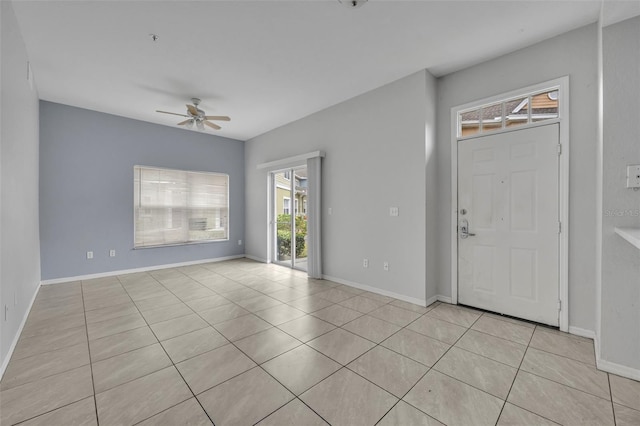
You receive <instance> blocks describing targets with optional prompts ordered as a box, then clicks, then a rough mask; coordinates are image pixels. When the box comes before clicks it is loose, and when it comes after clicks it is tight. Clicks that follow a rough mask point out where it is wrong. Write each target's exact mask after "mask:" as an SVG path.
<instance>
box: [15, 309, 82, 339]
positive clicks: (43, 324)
mask: <svg viewBox="0 0 640 426" xmlns="http://www.w3.org/2000/svg"><path fill="white" fill-rule="evenodd" d="M84 325H85V317H84V313H82V312H80V313H77V314H72V315H67V316H65V317H60V318H56V319H55V320H54V321H51V320H43V321H33V322H29V321H27V323H26V324H25V326H24V329H22V333H21V334H20V337H21V338H27V337H35V336H43V335H47V334H55V333H57V332H59V331H63V330H68V329H70V328H77V327H81V326H84Z"/></svg>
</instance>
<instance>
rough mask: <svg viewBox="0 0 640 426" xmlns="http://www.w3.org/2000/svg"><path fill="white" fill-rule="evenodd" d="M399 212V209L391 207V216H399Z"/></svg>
mask: <svg viewBox="0 0 640 426" xmlns="http://www.w3.org/2000/svg"><path fill="white" fill-rule="evenodd" d="M398 215H399V211H398V208H397V207H389V216H398Z"/></svg>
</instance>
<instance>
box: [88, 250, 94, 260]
mask: <svg viewBox="0 0 640 426" xmlns="http://www.w3.org/2000/svg"><path fill="white" fill-rule="evenodd" d="M87 259H93V252H92V251H88V252H87Z"/></svg>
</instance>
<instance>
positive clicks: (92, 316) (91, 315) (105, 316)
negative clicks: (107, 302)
mask: <svg viewBox="0 0 640 426" xmlns="http://www.w3.org/2000/svg"><path fill="white" fill-rule="evenodd" d="M137 313H138V308H136V305H134V304H133V302H131V301H128V302H125V303H121V304H119V305H114V306H107V307H106V308H100V309H94V310H92V311H87V313H86V315H87V324H93V323H94V322H100V321H106V320H110V319H113V318H118V317H123V316H126V315H132V314H137Z"/></svg>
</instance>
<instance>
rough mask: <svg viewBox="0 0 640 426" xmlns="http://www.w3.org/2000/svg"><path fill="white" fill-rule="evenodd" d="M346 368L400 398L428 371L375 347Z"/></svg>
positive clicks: (423, 366)
mask: <svg viewBox="0 0 640 426" xmlns="http://www.w3.org/2000/svg"><path fill="white" fill-rule="evenodd" d="M347 368H349V369H350V370H352V371H354V372H356V373H358V374H359V375H361V376H363V377H364V378H366V379H368V380H370V381H372V382H373V383H375V384H376V385H378V386H380V387H381V388H383V389H385V390H386V391H387V392H390V393H392V394H393V395H395V396H397V397H398V398H402V397H403V396H404V394H406V393H407V392H408V391H409V389H411V387H412V386H413V385H415V384H416V383H417V382H418V380H420V379H421V378H422V376H423V375H424V374H425V373H426V372H427V370H429V367H427V366H425V365H423V364H420V363H418V362H416V361H413V360H412V359H410V358H407V357H405V356H402V355H400V354H398V353H396V352H393V351H390V350H389V349H387V348H384V347H382V346H377V347H375V348H373V349H372V350H370V351H369V352H367V353H365V354H364V355H362V356H361V357H360V358H357V359H356V360H354V361H353V362H351V363H350V364H349V365H347Z"/></svg>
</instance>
